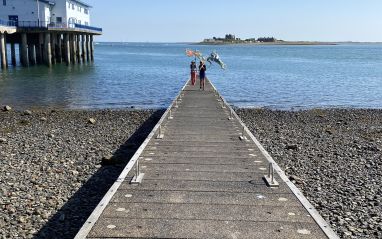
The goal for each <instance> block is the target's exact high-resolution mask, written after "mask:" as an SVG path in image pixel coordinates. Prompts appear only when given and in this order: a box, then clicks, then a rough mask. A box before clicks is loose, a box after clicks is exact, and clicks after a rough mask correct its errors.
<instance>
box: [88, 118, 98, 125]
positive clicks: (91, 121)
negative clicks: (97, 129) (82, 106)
mask: <svg viewBox="0 0 382 239" xmlns="http://www.w3.org/2000/svg"><path fill="white" fill-rule="evenodd" d="M88 123H89V124H95V123H96V120H95V119H94V118H89V120H88Z"/></svg>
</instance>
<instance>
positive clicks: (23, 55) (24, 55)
mask: <svg viewBox="0 0 382 239" xmlns="http://www.w3.org/2000/svg"><path fill="white" fill-rule="evenodd" d="M27 42H28V39H27V34H26V33H21V46H20V61H21V65H23V66H29V61H28V43H27Z"/></svg>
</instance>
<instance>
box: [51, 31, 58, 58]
mask: <svg viewBox="0 0 382 239" xmlns="http://www.w3.org/2000/svg"><path fill="white" fill-rule="evenodd" d="M51 41H52V64H56V62H57V58H56V44H57V35H56V34H55V33H52V36H51Z"/></svg>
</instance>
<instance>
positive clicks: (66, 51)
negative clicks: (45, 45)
mask: <svg viewBox="0 0 382 239" xmlns="http://www.w3.org/2000/svg"><path fill="white" fill-rule="evenodd" d="M64 58H65V62H66V64H68V65H69V64H70V42H69V34H68V33H65V34H64Z"/></svg>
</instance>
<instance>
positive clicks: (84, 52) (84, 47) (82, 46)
mask: <svg viewBox="0 0 382 239" xmlns="http://www.w3.org/2000/svg"><path fill="white" fill-rule="evenodd" d="M81 38H82V41H81V48H82V55H81V58H82V61H83V62H84V63H85V61H86V60H85V59H86V39H85V35H82V36H81Z"/></svg>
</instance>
